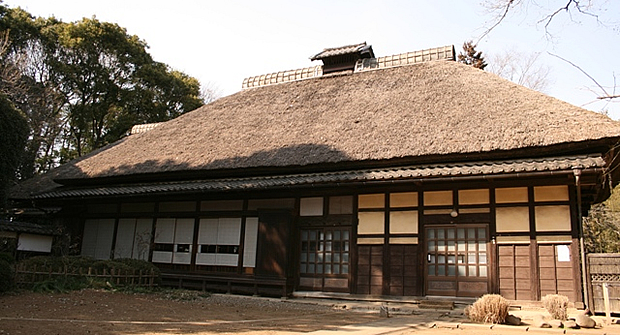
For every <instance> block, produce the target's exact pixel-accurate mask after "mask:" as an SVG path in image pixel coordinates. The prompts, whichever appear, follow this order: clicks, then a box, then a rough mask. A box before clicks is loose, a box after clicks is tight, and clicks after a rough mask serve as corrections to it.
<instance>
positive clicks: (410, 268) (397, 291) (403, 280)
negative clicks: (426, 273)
mask: <svg viewBox="0 0 620 335" xmlns="http://www.w3.org/2000/svg"><path fill="white" fill-rule="evenodd" d="M417 261H418V246H417V245H390V295H396V296H402V295H411V296H413V295H418V294H419V292H418V284H419V279H420V278H419V277H418V273H417V272H418V271H417Z"/></svg>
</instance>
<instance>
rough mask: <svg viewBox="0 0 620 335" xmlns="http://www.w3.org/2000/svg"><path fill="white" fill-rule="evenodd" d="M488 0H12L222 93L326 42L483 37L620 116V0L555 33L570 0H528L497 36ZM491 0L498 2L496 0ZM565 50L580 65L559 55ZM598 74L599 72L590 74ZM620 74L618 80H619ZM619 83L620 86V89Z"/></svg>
mask: <svg viewBox="0 0 620 335" xmlns="http://www.w3.org/2000/svg"><path fill="white" fill-rule="evenodd" d="M482 1H484V0H432V1H428V0H427V1H422V0H402V1H396V0H393V1H392V0H375V1H366V0H354V1H343V0H315V1H292V0H289V1H287V0H263V1H256V0H219V1H211V0H177V1H161V0H122V1H119V0H105V1H101V0H100V1H93V0H54V1H50V0H4V4H5V5H7V6H9V7H11V8H15V7H22V8H23V9H25V10H26V11H28V12H29V13H31V14H32V15H34V16H40V17H50V16H54V17H56V18H57V19H61V20H62V21H64V22H73V21H77V20H81V19H82V18H84V17H86V18H91V17H96V18H97V19H98V20H100V21H107V22H113V23H117V24H118V25H119V26H121V27H124V28H126V29H127V32H128V33H129V34H131V35H137V36H138V37H139V38H140V39H142V40H144V41H145V42H146V43H147V44H148V45H149V52H150V54H151V55H152V56H153V58H154V59H155V60H156V61H159V62H163V63H166V64H168V65H169V66H171V67H172V68H173V69H175V70H179V71H182V72H184V73H186V74H188V75H190V76H192V77H195V78H197V79H198V80H199V81H200V82H201V84H202V85H203V86H205V87H210V88H215V89H217V90H219V91H220V93H221V94H222V95H229V94H233V93H235V92H237V91H240V90H241V84H242V82H243V79H244V78H246V77H251V76H256V75H261V74H267V73H271V72H277V71H284V70H291V69H299V68H303V67H308V66H314V65H319V64H315V63H314V62H311V61H310V59H309V58H310V57H311V56H312V55H314V54H317V53H318V52H320V51H321V50H323V49H324V48H328V47H338V46H343V45H349V44H356V43H361V42H366V43H368V44H370V45H372V47H373V50H374V53H375V55H376V56H377V57H381V56H389V55H393V54H399V53H404V52H410V51H416V50H422V49H429V48H435V47H441V46H445V45H454V46H455V49H456V51H457V53H458V52H459V51H460V50H461V46H462V44H463V42H465V41H469V40H473V41H474V42H477V43H478V46H477V49H478V50H480V51H482V52H483V55H486V57H487V61H489V60H490V58H491V56H493V55H496V54H501V53H505V52H510V51H516V52H519V53H523V54H526V55H527V54H540V56H539V58H538V59H539V62H540V63H541V64H542V65H544V66H547V67H549V68H550V70H551V71H550V74H549V76H548V79H549V80H550V83H551V84H550V86H549V88H548V89H547V90H546V91H545V92H544V93H546V94H548V95H551V96H553V97H556V98H558V99H561V100H564V101H567V102H569V103H572V104H574V105H577V106H580V107H583V108H586V109H589V110H592V111H596V112H606V113H607V114H608V115H609V116H610V117H611V118H613V119H614V120H619V119H620V98H618V99H615V100H612V101H611V102H609V101H604V100H599V99H596V98H597V97H598V96H602V95H604V93H603V92H602V90H601V89H600V88H599V87H598V86H597V85H596V84H595V83H594V81H593V80H592V79H590V78H589V77H592V78H594V79H595V80H596V81H597V82H598V83H599V84H600V85H601V86H602V87H603V88H604V89H605V90H606V91H607V93H608V94H610V95H614V94H620V56H619V55H620V1H617V0H592V1H593V3H594V4H595V6H594V7H593V8H592V9H591V11H592V12H595V13H597V14H598V17H593V16H590V15H580V14H578V13H573V14H572V15H569V14H568V13H565V12H560V13H558V15H557V16H556V17H555V18H554V19H553V20H552V21H551V24H550V25H549V26H548V27H547V29H545V26H544V23H539V22H538V20H540V19H541V18H543V17H544V15H546V14H548V13H551V12H553V11H554V10H556V9H558V8H560V7H562V6H564V5H566V0H528V1H529V2H528V3H529V5H528V6H524V7H522V8H519V9H518V10H516V11H514V12H511V13H510V14H509V16H508V17H507V18H506V19H505V20H504V21H503V22H502V23H501V24H500V25H499V26H498V27H497V28H495V29H493V30H492V31H491V32H490V33H489V34H488V35H486V36H484V37H483V38H482V39H480V38H481V37H482V35H483V33H484V32H485V31H486V29H487V28H489V27H490V26H491V25H492V23H493V22H494V21H493V19H494V16H493V14H491V13H489V11H488V10H487V9H485V7H483V6H482V4H481V2H482ZM487 1H488V0H487ZM552 54H555V55H558V56H560V57H562V58H564V59H566V60H568V61H570V62H572V63H573V64H575V65H577V66H578V67H580V68H581V69H582V70H583V71H585V72H586V73H587V75H586V74H584V73H583V72H582V71H580V70H579V69H578V68H576V67H575V66H573V65H571V64H569V63H567V62H565V61H563V60H561V59H559V58H557V57H554V56H552ZM588 76H589V77H588ZM616 77H617V78H618V79H617V81H618V83H617V84H615V81H616ZM614 85H617V88H616V90H615V91H614Z"/></svg>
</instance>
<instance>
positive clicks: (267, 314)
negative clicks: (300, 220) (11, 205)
mask: <svg viewBox="0 0 620 335" xmlns="http://www.w3.org/2000/svg"><path fill="white" fill-rule="evenodd" d="M346 304H348V305H346ZM352 304H354V303H346V302H345V304H343V303H330V302H325V301H323V302H321V303H316V302H312V301H311V300H304V299H301V300H299V299H289V300H280V299H269V298H258V297H246V296H236V295H219V294H215V295H208V294H203V293H200V292H195V291H178V290H173V291H165V292H160V293H149V294H136V293H122V292H114V291H107V290H83V291H75V292H70V293H62V294H61V293H51V294H45V293H32V292H22V293H19V294H10V295H4V296H0V335H5V334H67V335H75V334H141V335H155V334H201V335H206V334H222V333H229V334H230V333H232V334H237V333H252V334H262V335H266V334H277V335H283V334H291V333H310V332H314V334H321V333H326V334H329V333H334V332H345V333H349V334H385V333H391V334H410V333H415V334H434V335H437V334H458V335H474V334H475V335H481V334H503V335H508V334H524V333H525V331H527V329H524V328H523V327H517V328H510V327H508V326H502V327H500V326H498V327H496V328H494V329H493V328H491V327H489V326H482V325H470V324H462V323H461V322H464V321H465V319H464V317H463V316H462V315H460V314H459V313H454V312H450V313H446V312H445V311H420V312H414V313H412V312H411V311H410V310H408V311H405V310H403V311H402V312H399V309H398V308H392V311H391V313H392V317H391V318H382V317H380V315H379V312H378V310H377V309H376V306H371V305H368V306H365V305H363V304H361V305H357V306H352ZM433 324H435V325H436V326H435V327H430V328H429V325H433ZM609 330H611V329H607V331H603V332H601V331H600V330H599V332H596V334H613V333H614V332H609ZM557 331H558V334H561V333H562V332H560V330H559V329H557ZM532 332H533V331H530V333H532ZM547 333H549V332H547ZM572 333H576V334H580V333H581V334H591V333H590V332H569V334H572Z"/></svg>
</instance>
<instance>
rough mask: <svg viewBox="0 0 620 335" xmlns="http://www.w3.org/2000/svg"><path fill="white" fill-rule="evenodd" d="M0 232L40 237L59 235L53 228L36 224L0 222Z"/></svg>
mask: <svg viewBox="0 0 620 335" xmlns="http://www.w3.org/2000/svg"><path fill="white" fill-rule="evenodd" d="M0 231H8V232H15V233H30V234H40V235H59V233H58V232H56V231H54V228H53V227H49V226H44V225H40V224H37V223H30V222H21V221H8V220H0Z"/></svg>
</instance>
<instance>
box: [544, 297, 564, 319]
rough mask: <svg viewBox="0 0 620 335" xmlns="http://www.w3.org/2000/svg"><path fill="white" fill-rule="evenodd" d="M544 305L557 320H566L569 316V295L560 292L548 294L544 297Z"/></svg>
mask: <svg viewBox="0 0 620 335" xmlns="http://www.w3.org/2000/svg"><path fill="white" fill-rule="evenodd" d="M541 301H542V303H543V306H545V309H546V310H547V312H549V314H551V317H553V318H554V319H556V320H562V321H565V320H566V319H567V318H568V314H567V312H566V310H567V309H568V302H569V301H568V297H567V296H565V295H560V294H547V295H546V296H544V297H543V298H542V300H541Z"/></svg>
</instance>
